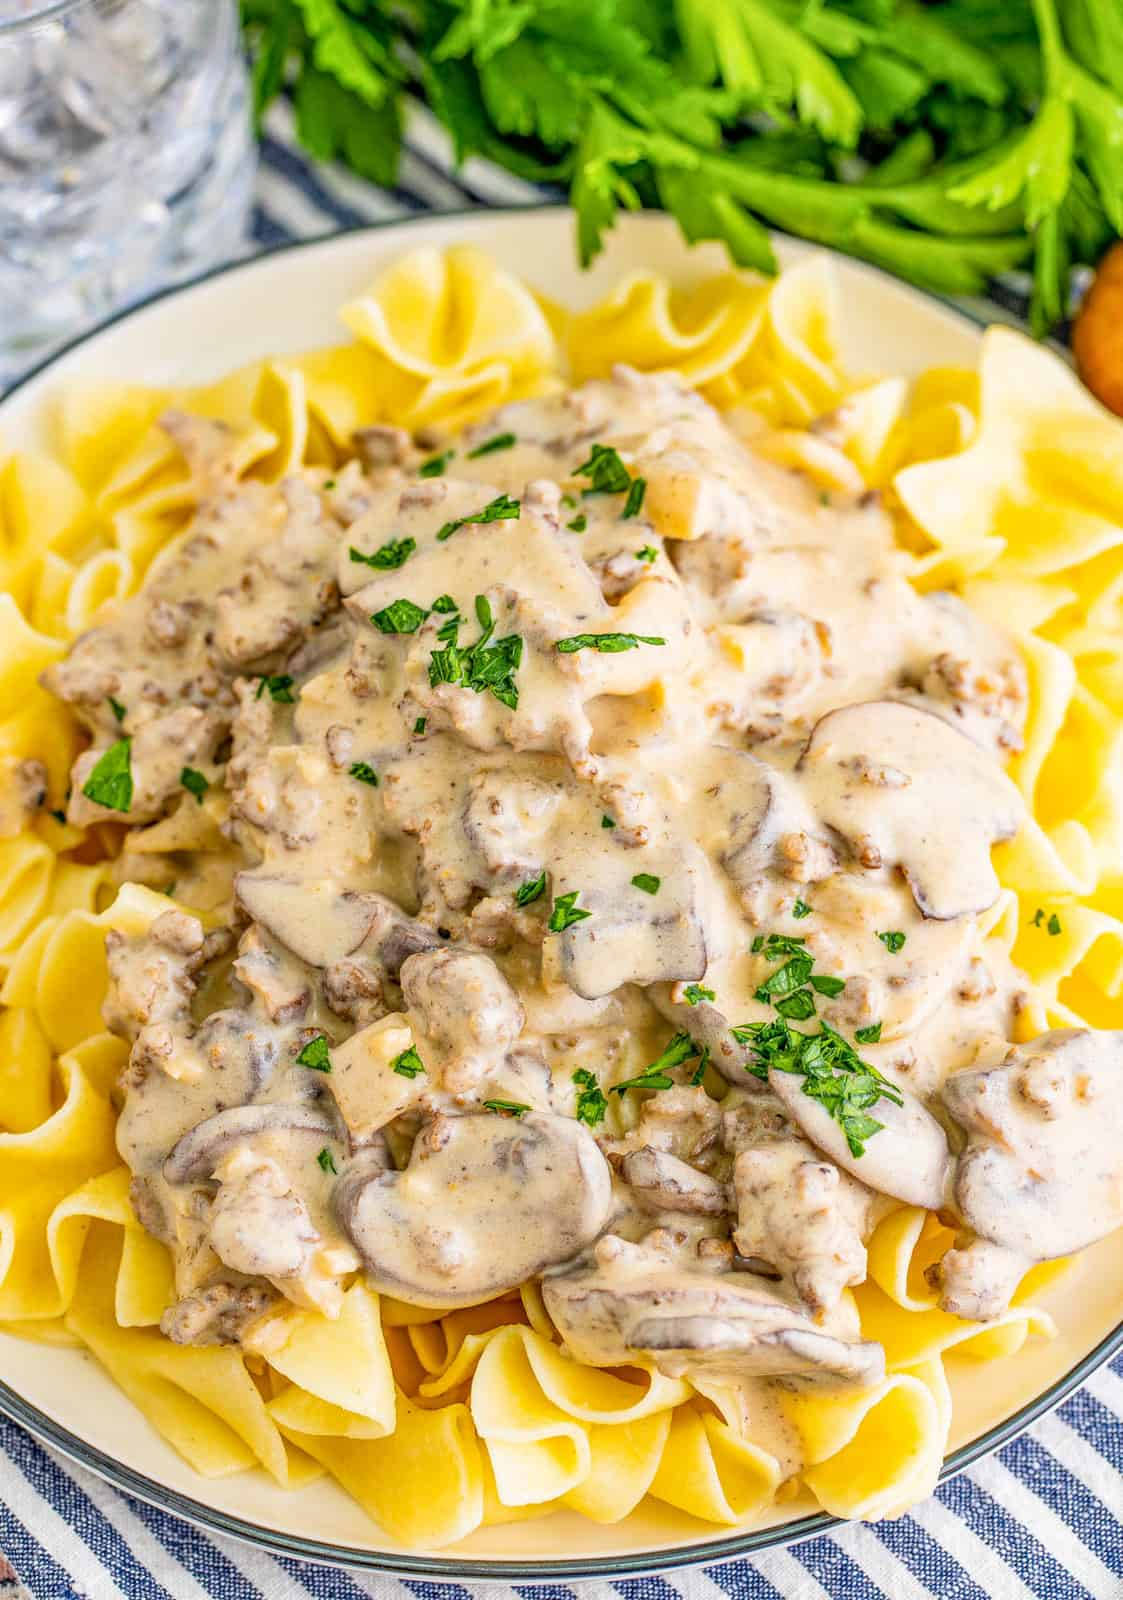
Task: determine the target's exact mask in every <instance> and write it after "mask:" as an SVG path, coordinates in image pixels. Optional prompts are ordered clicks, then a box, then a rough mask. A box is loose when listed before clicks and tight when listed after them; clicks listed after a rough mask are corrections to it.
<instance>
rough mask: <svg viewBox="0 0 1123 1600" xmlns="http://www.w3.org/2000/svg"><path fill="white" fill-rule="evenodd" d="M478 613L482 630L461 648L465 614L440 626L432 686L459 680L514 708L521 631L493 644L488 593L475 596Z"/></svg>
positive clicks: (431, 663) (431, 661)
mask: <svg viewBox="0 0 1123 1600" xmlns="http://www.w3.org/2000/svg"><path fill="white" fill-rule="evenodd" d="M476 617H477V619H478V621H479V624H480V627H481V628H482V629H483V632H482V634H481V635H480V637H479V638H478V639H477V640H476V642H475V643H474V644H472V645H468V646H467V647H464V648H462V647H461V646H460V644H459V643H458V642H457V640H458V637H459V632H460V623H461V621H462V618H461V617H460V616H459V615H457V616H453V617H450V618H449V620H448V621H447V622H446V623H445V625H444V627H442V628H441V629H440V631H439V632H438V634H437V638H438V639H440V640H441V641H442V643H443V645H444V648H443V649H441V650H434V651H433V653H432V655H431V656H430V657H429V682H430V684H431V685H432V687H433V688H436V687H437V685H438V684H441V683H453V684H458V685H459V686H460V687H462V688H465V689H472V690H474V691H475V693H476V694H484V693H485V692H487V693H490V694H493V695H494V696H495V698H496V699H497V700H498V701H499V702H500V703H501V704H502V705H505V706H508V707H509V708H510V709H511V710H512V711H514V710H515V709H516V708H517V706H518V703H519V688H518V684H517V683H516V682H515V673H516V672H517V671H518V669H519V666H520V665H521V663H522V658H523V642H522V637H521V635H520V634H517V633H509V634H506V635H505V636H504V637H503V638H502V639H496V641H495V643H494V644H491V643H490V642H489V641H490V639H491V636H492V634H493V633H494V632H495V619H494V618H493V616H492V614H491V606H490V604H489V602H488V598H487V596H486V595H483V594H478V595H477V596H476Z"/></svg>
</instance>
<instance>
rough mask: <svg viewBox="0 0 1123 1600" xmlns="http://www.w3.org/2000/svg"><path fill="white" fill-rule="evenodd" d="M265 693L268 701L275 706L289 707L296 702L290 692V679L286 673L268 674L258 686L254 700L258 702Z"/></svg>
mask: <svg viewBox="0 0 1123 1600" xmlns="http://www.w3.org/2000/svg"><path fill="white" fill-rule="evenodd" d="M266 691H268V694H269V698H270V700H273V701H275V702H276V704H277V705H282V706H291V705H292V704H293V702H294V701H295V700H296V696H295V695H294V694H293V692H292V677H291V676H290V674H289V673H287V672H281V673H268V674H267V675H266V676H265V677H264V678H262V680H261V682H260V683H259V684H258V686H257V693H256V694H255V695H254V699H255V700H260V699H261V697H262V695H263V694H265V693H266Z"/></svg>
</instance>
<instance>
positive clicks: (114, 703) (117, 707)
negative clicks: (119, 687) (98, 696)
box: [106, 694, 126, 722]
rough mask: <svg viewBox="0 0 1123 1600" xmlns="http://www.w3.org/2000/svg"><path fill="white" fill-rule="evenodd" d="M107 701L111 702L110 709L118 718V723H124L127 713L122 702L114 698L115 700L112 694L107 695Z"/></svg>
mask: <svg viewBox="0 0 1123 1600" xmlns="http://www.w3.org/2000/svg"><path fill="white" fill-rule="evenodd" d="M106 699H107V700H108V701H109V709H110V711H112V713H113V715H114V716H115V717H116V719H117V721H118V722H124V720H125V716H126V712H125V708H124V706H123V705H122V704H121V702H120V700H114V698H113V696H112V695H111V694H110V695H106Z"/></svg>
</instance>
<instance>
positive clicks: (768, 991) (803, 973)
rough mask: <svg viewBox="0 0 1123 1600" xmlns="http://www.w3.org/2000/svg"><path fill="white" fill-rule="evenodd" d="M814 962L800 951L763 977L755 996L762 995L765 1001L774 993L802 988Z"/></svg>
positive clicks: (786, 992) (790, 992)
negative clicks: (766, 976)
mask: <svg viewBox="0 0 1123 1600" xmlns="http://www.w3.org/2000/svg"><path fill="white" fill-rule="evenodd" d="M814 964H815V963H814V961H813V960H812V958H811V957H810V956H809V955H805V954H803V953H802V952H800V954H799V955H794V956H792V957H791V959H790V960H788V961H785V962H784V964H783V966H782V967H777V969H776V971H775V972H773V973H772V974H771V976H770V977H768V978H765V980H764V982H763V983H762V984H761V986H760V988H759V989H758V990H757V998H758V999H759V998H760V997H761V996H763V997H764V999H765V1001H767V1000H769V999H771V998H772V997H773V996H774V995H781V994H792V993H793V992H794V991H795V990H796V989H802V988H803V985H804V984H805V983H806V982H807V980H808V978H809V977H810V976H811V968H812V967H813V966H814Z"/></svg>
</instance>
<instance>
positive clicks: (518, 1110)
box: [484, 1100, 530, 1119]
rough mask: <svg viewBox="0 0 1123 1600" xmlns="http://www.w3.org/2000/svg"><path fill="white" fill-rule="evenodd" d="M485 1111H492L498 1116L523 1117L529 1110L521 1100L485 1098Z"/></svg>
mask: <svg viewBox="0 0 1123 1600" xmlns="http://www.w3.org/2000/svg"><path fill="white" fill-rule="evenodd" d="M484 1110H485V1111H494V1112H495V1113H496V1115H497V1116H500V1117H515V1118H516V1119H517V1118H519V1117H525V1116H526V1114H527V1112H528V1111H529V1110H530V1107H529V1106H524V1105H523V1103H522V1101H521V1100H485V1101H484Z"/></svg>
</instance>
